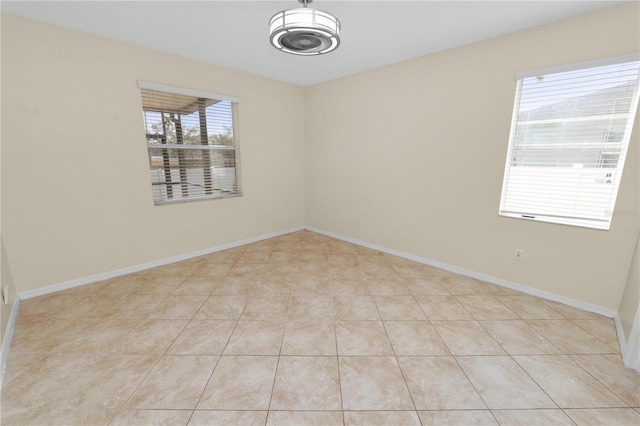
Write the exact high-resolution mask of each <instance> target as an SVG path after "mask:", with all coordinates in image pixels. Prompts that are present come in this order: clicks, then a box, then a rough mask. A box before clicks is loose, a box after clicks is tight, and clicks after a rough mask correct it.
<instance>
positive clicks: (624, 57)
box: [515, 53, 640, 80]
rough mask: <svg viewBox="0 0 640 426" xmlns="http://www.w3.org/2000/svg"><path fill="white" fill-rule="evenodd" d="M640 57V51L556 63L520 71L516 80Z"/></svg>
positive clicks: (612, 63)
mask: <svg viewBox="0 0 640 426" xmlns="http://www.w3.org/2000/svg"><path fill="white" fill-rule="evenodd" d="M639 59H640V53H629V54H628V55H621V56H612V57H609V58H600V59H594V60H593V61H585V62H576V63H572V64H563V65H556V66H552V67H545V68H537V69H535V70H529V71H522V72H518V73H516V75H515V79H516V80H522V79H523V78H529V77H540V76H542V75H547V74H556V73H559V72H567V71H575V70H579V69H585V68H595V67H603V66H605V65H614V64H622V63H625V62H634V61H637V60H639Z"/></svg>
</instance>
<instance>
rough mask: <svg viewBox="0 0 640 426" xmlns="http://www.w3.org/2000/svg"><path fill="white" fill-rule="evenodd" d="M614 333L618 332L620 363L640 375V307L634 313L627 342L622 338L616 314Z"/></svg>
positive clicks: (622, 334) (620, 326) (622, 333)
mask: <svg viewBox="0 0 640 426" xmlns="http://www.w3.org/2000/svg"><path fill="white" fill-rule="evenodd" d="M615 321H616V331H617V332H618V342H619V343H620V353H621V354H622V362H624V365H625V366H627V367H628V368H631V369H634V370H636V371H637V372H639V373H640V306H638V310H637V311H636V317H635V319H634V320H633V325H632V326H631V333H630V334H629V341H628V342H627V340H626V339H625V337H624V331H623V330H622V324H620V318H619V317H618V315H617V314H616V317H615Z"/></svg>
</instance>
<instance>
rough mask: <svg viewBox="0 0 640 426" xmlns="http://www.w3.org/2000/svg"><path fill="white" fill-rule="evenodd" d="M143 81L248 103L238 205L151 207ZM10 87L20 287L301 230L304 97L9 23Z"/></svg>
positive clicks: (8, 157)
mask: <svg viewBox="0 0 640 426" xmlns="http://www.w3.org/2000/svg"><path fill="white" fill-rule="evenodd" d="M138 80H145V81H151V82H156V83H162V84H166V85H172V86H178V87H186V88H191V89H197V90H201V91H207V92H212V93H218V94H224V95H230V96H236V97H239V98H240V107H239V122H240V125H239V137H240V149H241V151H240V152H241V158H242V164H241V165H242V183H243V189H244V196H243V197H239V198H233V199H224V200H214V201H205V202H193V203H185V204H180V205H170V206H158V207H155V206H154V205H153V201H152V197H151V188H150V187H151V185H150V179H149V170H148V159H147V152H146V146H145V137H144V129H143V123H142V113H141V110H142V104H141V99H140V91H139V89H138V86H137V81H138ZM2 89H3V91H2V106H3V108H2V122H3V124H4V125H3V127H2V140H3V145H2V150H3V153H2V154H3V155H2V174H3V177H2V207H3V211H2V221H3V224H2V231H3V234H4V241H5V245H6V248H7V251H8V252H9V253H10V255H11V267H12V271H13V276H14V279H15V282H16V286H17V289H18V291H27V290H32V289H37V288H40V287H44V286H48V285H52V284H58V283H63V282H66V281H70V280H74V279H79V278H84V277H88V276H91V275H94V274H100V273H105V272H109V271H114V270H117V269H120V268H125V267H129V266H134V265H139V264H143V263H146V262H150V261H156V260H160V259H165V258H168V257H171V256H176V255H181V254H185V253H189V252H193V251H196V250H201V249H206V248H210V247H214V246H218V245H221V244H225V243H230V242H235V241H239V240H242V239H246V238H250V237H256V236H259V235H263V234H267V233H271V232H275V231H281V230H285V229H288V228H291V227H298V226H302V225H304V223H305V187H304V141H303V138H304V121H305V120H304V100H305V93H304V89H303V88H300V87H297V86H294V85H290V84H285V83H281V82H277V81H274V80H269V79H265V78H261V77H257V76H254V75H251V74H247V73H242V72H238V71H233V70H229V69H226V68H222V67H218V66H213V65H208V64H204V63H201V62H196V61H191V60H189V59H185V58H181V57H177V56H173V55H168V54H163V53H159V52H155V51H152V50H148V49H143V48H139V47H135V46H132V45H127V44H124V43H120V42H116V41H111V40H107V39H104V38H99V37H94V36H91V35H87V34H83V33H79V32H75V31H71V30H67V29H63V28H60V27H55V26H51V25H46V24H42V23H38V22H35V21H32V20H26V19H23V18H19V17H16V16H12V15H6V14H4V15H2ZM187 226H191V227H192V228H193V234H192V235H187V233H186V228H187Z"/></svg>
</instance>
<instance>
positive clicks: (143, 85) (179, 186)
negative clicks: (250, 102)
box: [138, 81, 243, 206]
mask: <svg viewBox="0 0 640 426" xmlns="http://www.w3.org/2000/svg"><path fill="white" fill-rule="evenodd" d="M138 88H139V89H140V95H141V97H142V98H144V91H145V90H150V91H155V92H162V93H165V94H167V95H182V96H188V97H194V98H198V100H202V99H204V100H212V101H216V102H229V103H230V104H231V128H232V129H231V132H232V138H233V144H232V145H230V146H229V145H210V144H207V145H205V144H201V145H197V144H196V145H188V144H183V143H181V142H178V140H180V139H181V136H182V132H181V131H178V130H176V137H177V138H178V140H177V141H176V143H174V144H168V143H166V139H167V132H166V126H165V124H164V122H165V118H166V117H165V115H166V114H169V113H170V112H169V111H162V110H160V109H157V110H156V109H153V108H149V109H145V105H144V100H143V102H142V112H143V123H144V131H145V142H146V148H147V155H148V164H149V170H150V173H151V187H152V190H151V195H152V199H153V203H154V205H156V206H160V205H171V204H181V203H188V202H195V201H206V200H217V199H223V198H234V197H241V196H242V195H243V193H242V182H241V169H240V149H239V142H238V139H239V138H238V127H239V126H238V109H239V103H240V99H239V98H237V97H233V96H228V95H219V94H214V93H209V92H204V91H200V90H194V89H187V88H181V87H175V86H169V85H164V84H158V83H152V82H147V81H138ZM206 108H207V107H203V109H202V110H201V111H199V112H198V114H199V117H200V119H199V120H200V129H201V131H202V123H203V122H204V126H205V129H206V128H208V125H209V121H208V120H207V116H206V114H205V116H204V120H203V119H202V117H201V114H202V112H203V111H205V110H206ZM148 112H155V113H158V114H159V116H160V121H162V123H163V124H162V128H163V133H162V134H157V135H155V136H157V137H155V139H164V141H163V142H162V143H161V144H160V145H157V144H150V143H149V140H150V139H154V135H153V134H150V133H147V130H148V129H147V124H146V114H147V113H148ZM171 115H173V114H171ZM178 117H179V118H178V119H177V121H180V118H181V116H180V115H179V116H178ZM169 119H170V120H172V119H173V118H169ZM177 121H176V122H177ZM179 127H182V125H181V124H179ZM179 135H180V137H179ZM162 136H164V138H163V137H162ZM202 137H206V135H205V136H202ZM158 149H162V151H163V165H162V167H163V168H164V174H165V176H167V174H169V175H170V174H171V171H175V167H173V166H172V165H171V164H170V159H169V156H168V155H169V154H168V152H169V150H175V151H177V152H176V154H177V155H178V170H179V174H180V181H179V182H177V183H173V184H171V183H169V184H168V183H167V182H166V180H165V182H155V181H154V179H153V173H154V166H153V162H154V159H153V155H152V150H158ZM189 151H208V152H214V151H233V152H234V163H235V164H234V170H235V177H234V180H233V186H234V188H235V189H234V190H232V191H222V192H220V191H218V192H215V193H214V192H213V190H214V188H212V187H210V184H209V186H207V185H206V183H207V182H212V179H211V176H210V169H211V167H209V173H207V172H206V171H205V167H204V166H199V167H196V169H198V168H202V170H203V178H204V180H205V186H204V191H205V195H193V196H189V195H188V189H187V186H188V183H187V182H186V181H184V179H185V176H186V169H187V166H186V163H185V162H184V158H185V154H186V153H187V152H189ZM165 153H166V155H165ZM206 161H210V159H207V160H206ZM223 161H224V162H225V163H226V158H224V155H223ZM225 169H226V167H225ZM207 176H208V178H207ZM169 182H171V180H170V179H169ZM157 185H165V186H166V188H167V189H166V192H167V194H172V193H173V192H175V191H177V192H180V194H181V197H178V198H172V199H167V197H160V198H159V197H157V196H156V191H155V190H154V186H157ZM174 185H175V186H176V188H173V186H174ZM210 191H211V192H210ZM171 197H172V195H171Z"/></svg>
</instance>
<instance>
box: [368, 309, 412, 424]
mask: <svg viewBox="0 0 640 426" xmlns="http://www.w3.org/2000/svg"><path fill="white" fill-rule="evenodd" d="M373 303H375V305H376V309H377V310H378V315H380V318H381V319H380V322H381V323H382V327H383V328H384V332H385V334H386V336H387V341H388V342H389V346H390V347H391V351H392V352H393V359H394V361H395V363H396V365H397V366H398V370H400V375H401V376H402V381H403V382H404V386H405V388H406V389H407V393H408V394H409V398H411V403H412V404H413V410H414V411H415V412H416V414H418V407H417V406H416V401H415V399H414V397H413V394H412V393H411V388H409V383H407V377H406V376H405V374H404V371H403V370H402V367H401V366H400V360H398V355H397V354H396V350H395V348H394V347H393V343H392V342H391V338H390V337H389V331H388V330H387V326H386V325H385V323H384V321H383V320H382V313H381V312H380V307H379V306H378V302H376V300H375V298H374V299H373ZM418 418H420V416H418ZM420 422H422V421H420Z"/></svg>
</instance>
